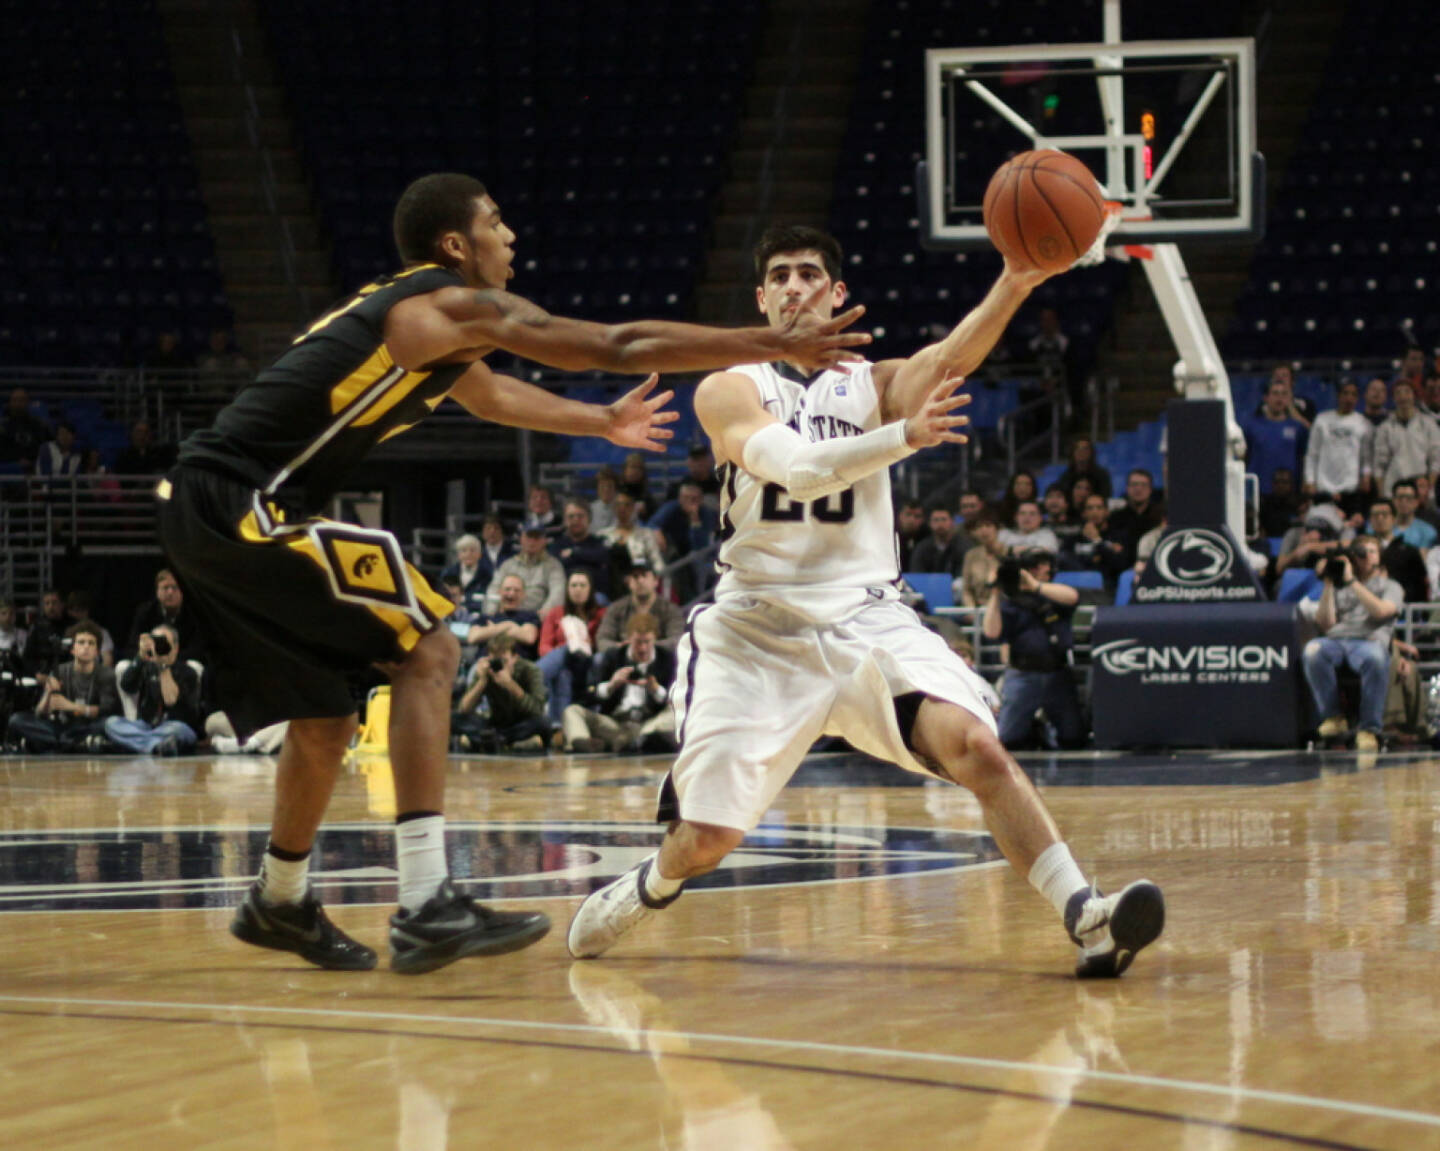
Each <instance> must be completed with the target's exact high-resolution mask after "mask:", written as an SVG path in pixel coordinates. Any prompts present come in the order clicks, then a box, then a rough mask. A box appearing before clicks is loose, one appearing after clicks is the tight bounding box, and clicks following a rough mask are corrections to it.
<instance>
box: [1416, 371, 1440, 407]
mask: <svg viewBox="0 0 1440 1151" xmlns="http://www.w3.org/2000/svg"><path fill="white" fill-rule="evenodd" d="M1420 400H1421V403H1420V410H1421V411H1423V412H1426V413H1427V414H1429V415H1432V416H1440V376H1426V377H1425V384H1424V386H1423V387H1422V388H1421V389H1420Z"/></svg>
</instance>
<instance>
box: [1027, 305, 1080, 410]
mask: <svg viewBox="0 0 1440 1151" xmlns="http://www.w3.org/2000/svg"><path fill="white" fill-rule="evenodd" d="M1026 347H1027V348H1028V350H1029V352H1030V358H1031V359H1032V360H1034V361H1035V363H1036V364H1038V365H1039V366H1040V377H1041V381H1042V383H1043V384H1044V386H1045V390H1046V391H1047V392H1049V391H1050V390H1051V389H1052V388H1053V387H1054V385H1056V384H1059V383H1062V382H1064V381H1065V379H1066V371H1065V365H1066V353H1067V352H1068V351H1069V349H1070V337H1069V336H1067V335H1066V334H1065V333H1064V332H1063V331H1061V330H1060V313H1059V312H1057V311H1056V310H1055V309H1054V308H1041V309H1040V330H1039V331H1037V332H1036V333H1035V334H1034V335H1033V336H1031V337H1030V341H1029V343H1028V344H1027V345H1026ZM1076 406H1077V409H1078V404H1077V405H1076Z"/></svg>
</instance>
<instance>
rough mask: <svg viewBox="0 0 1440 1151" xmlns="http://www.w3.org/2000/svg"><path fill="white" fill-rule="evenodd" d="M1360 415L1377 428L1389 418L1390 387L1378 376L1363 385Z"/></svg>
mask: <svg viewBox="0 0 1440 1151" xmlns="http://www.w3.org/2000/svg"><path fill="white" fill-rule="evenodd" d="M1360 414H1361V415H1362V416H1364V417H1365V418H1366V419H1367V420H1369V421H1370V423H1371V424H1373V425H1374V426H1375V427H1377V428H1378V427H1379V426H1380V425H1381V424H1383V423H1384V422H1385V421H1386V420H1388V419H1389V418H1390V385H1389V384H1387V383H1386V382H1385V381H1384V380H1383V379H1381V378H1380V377H1379V376H1376V377H1375V378H1374V379H1372V380H1371V381H1370V382H1369V383H1368V384H1366V385H1365V407H1364V408H1363V409H1361V412H1360Z"/></svg>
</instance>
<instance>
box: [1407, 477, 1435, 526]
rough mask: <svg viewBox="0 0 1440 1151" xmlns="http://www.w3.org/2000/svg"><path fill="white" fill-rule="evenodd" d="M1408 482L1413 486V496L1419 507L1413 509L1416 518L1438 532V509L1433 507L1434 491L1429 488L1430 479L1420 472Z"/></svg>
mask: <svg viewBox="0 0 1440 1151" xmlns="http://www.w3.org/2000/svg"><path fill="white" fill-rule="evenodd" d="M1410 482H1411V483H1413V484H1414V485H1415V496H1416V498H1417V499H1419V501H1420V506H1419V507H1417V508H1416V509H1415V515H1416V517H1417V518H1419V519H1422V520H1424V521H1425V522H1426V523H1427V524H1429V525H1430V526H1431V527H1432V528H1434V529H1435V530H1436V531H1437V532H1440V508H1437V507H1436V506H1435V489H1434V488H1432V487H1431V486H1430V477H1429V476H1427V475H1426V474H1425V473H1424V472H1421V473H1420V474H1419V475H1418V476H1412V477H1411V478H1410Z"/></svg>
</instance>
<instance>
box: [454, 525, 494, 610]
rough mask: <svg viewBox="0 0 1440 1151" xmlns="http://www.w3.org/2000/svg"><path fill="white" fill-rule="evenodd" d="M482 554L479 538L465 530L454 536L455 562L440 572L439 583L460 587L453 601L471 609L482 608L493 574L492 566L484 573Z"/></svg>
mask: <svg viewBox="0 0 1440 1151" xmlns="http://www.w3.org/2000/svg"><path fill="white" fill-rule="evenodd" d="M502 546H503V545H502ZM483 554H484V553H483V550H482V549H481V547H480V541H479V539H477V538H476V537H475V536H472V535H470V534H469V533H468V532H467V533H466V534H465V535H463V536H458V537H456V540H455V562H454V563H452V564H450V565H449V566H448V567H446V568H445V569H444V570H443V571H441V573H440V582H441V583H453V584H456V585H457V586H458V587H459V588H460V599H458V600H456V601H455V602H456V603H463V604H466V605H467V606H468V607H469V608H471V610H473V611H483V610H484V606H485V592H486V591H487V590H488V588H489V587H490V580H491V579H492V578H494V575H495V569H494V567H493V566H492V567H491V568H490V571H489V573H488V574H487V573H486V571H485V565H484V564H483V563H482V562H481V557H482V555H483Z"/></svg>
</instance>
